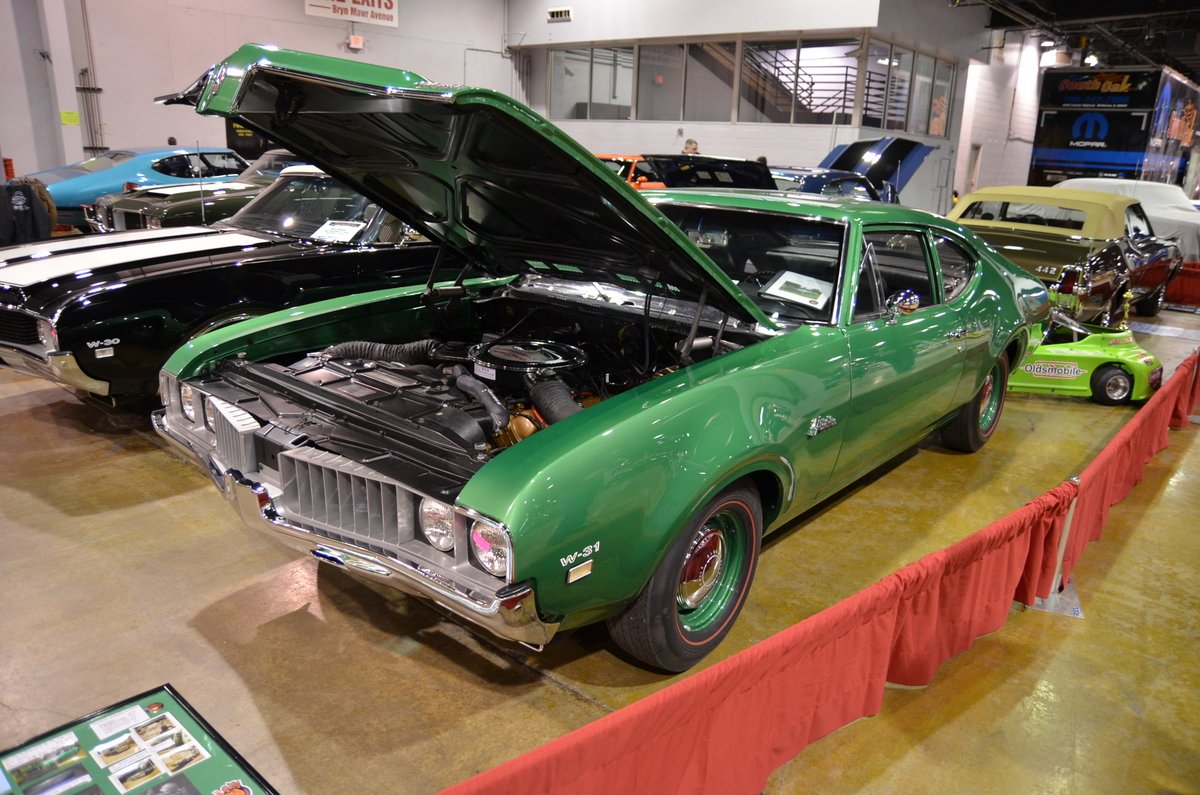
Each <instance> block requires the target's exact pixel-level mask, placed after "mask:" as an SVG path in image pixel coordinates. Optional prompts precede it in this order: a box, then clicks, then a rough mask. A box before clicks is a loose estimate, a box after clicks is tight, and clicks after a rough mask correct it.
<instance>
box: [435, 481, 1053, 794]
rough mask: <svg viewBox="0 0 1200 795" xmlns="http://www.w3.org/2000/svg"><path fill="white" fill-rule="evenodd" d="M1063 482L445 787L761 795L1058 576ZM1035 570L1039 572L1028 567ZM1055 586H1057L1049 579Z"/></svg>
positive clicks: (929, 677)
mask: <svg viewBox="0 0 1200 795" xmlns="http://www.w3.org/2000/svg"><path fill="white" fill-rule="evenodd" d="M1074 491H1075V487H1074V485H1073V484H1064V485H1063V486H1060V487H1058V488H1057V489H1055V490H1053V491H1051V492H1049V493H1048V494H1046V495H1043V496H1042V497H1038V498H1037V499H1035V500H1033V501H1032V502H1030V503H1029V504H1028V505H1026V506H1025V507H1024V508H1022V509H1021V510H1020V511H1016V512H1014V513H1013V514H1011V515H1009V516H1007V517H1005V518H1004V519H1002V520H1000V521H997V522H994V523H993V524H992V525H989V526H988V527H987V528H984V530H982V531H980V532H979V533H976V534H974V535H972V536H970V537H968V538H966V539H964V540H963V541H961V542H959V543H958V544H955V545H954V546H952V547H950V548H948V549H945V550H941V551H939V552H935V553H933V554H932V555H928V556H926V557H925V558H922V559H921V560H919V561H917V562H916V563H913V564H910V565H908V566H906V567H904V568H903V569H901V570H900V571H898V572H895V573H894V574H891V575H889V576H888V577H885V578H884V579H883V580H880V581H879V582H878V583H876V584H875V585H872V586H870V587H869V588H866V589H864V590H862V591H860V592H858V593H857V594H855V595H854V596H852V597H850V598H849V599H846V600H844V601H842V602H839V603H837V604H835V605H832V606H831V607H829V608H827V609H825V610H823V611H821V612H820V613H818V614H816V615H814V616H811V617H810V618H807V619H805V620H803V621H801V622H800V623H799V624H796V625H795V626H792V627H789V628H788V629H786V630H784V631H782V632H780V633H778V634H776V635H774V636H773V637H771V638H768V639H767V640H765V641H763V642H761V643H759V644H756V645H755V646H752V647H750V648H749V649H746V650H744V651H742V652H739V653H738V654H736V655H734V656H733V657H730V658H729V659H727V660H725V661H723V662H720V663H718V664H716V665H714V666H712V667H710V668H707V669H705V670H703V671H701V672H699V673H697V674H696V675H694V676H691V677H689V678H687V679H684V680H683V681H681V682H679V683H677V684H674V685H672V686H671V687H669V688H666V689H664V690H661V691H659V692H658V693H655V694H653V695H651V696H648V697H646V698H644V699H642V700H641V701H638V702H637V703H635V704H632V705H630V706H628V707H625V708H624V709H621V710H618V711H617V712H614V713H613V714H611V715H608V716H606V717H604V718H601V719H600V720H598V721H596V722H594V723H590V724H588V725H587V726H584V727H582V728H580V729H577V730H576V731H573V732H571V733H569V734H567V735H565V736H564V737H561V738H559V739H557V740H554V741H552V742H550V743H547V744H546V745H543V746H542V747H540V748H536V749H534V750H533V751H530V752H529V753H527V754H525V755H524V756H521V757H518V758H517V759H514V760H512V761H511V762H508V763H507V764H504V765H501V766H499V767H497V768H494V769H492V770H490V771H487V772H485V773H482V774H480V775H479V776H476V777H475V778H472V779H469V780H467V781H465V782H462V783H461V784H458V785H457V786H454V787H451V788H450V789H449V790H446V792H447V793H452V795H467V794H468V793H471V794H472V795H474V794H476V793H510V792H522V793H551V792H571V793H572V794H573V795H587V794H588V793H610V792H614V791H621V790H629V791H633V792H656V793H658V792H661V793H671V792H697V791H705V792H730V793H736V792H759V791H761V790H762V787H763V786H764V785H765V783H766V780H767V776H769V775H770V773H771V771H772V770H774V769H775V768H776V767H778V766H779V765H781V764H783V763H784V762H786V761H787V760H788V759H791V758H792V757H794V756H795V755H796V754H798V753H800V751H802V750H803V749H804V747H805V746H806V745H808V744H809V743H811V742H813V741H814V740H818V739H820V738H821V737H824V736H825V735H827V734H829V733H830V732H832V731H834V730H835V729H838V728H840V727H842V726H845V725H846V724H848V723H851V722H852V721H854V720H856V719H858V718H860V717H864V716H867V715H874V714H876V713H878V712H879V709H880V707H881V705H882V701H883V690H884V684H885V682H887V681H892V682H897V683H901V684H908V685H924V684H928V683H929V682H930V681H932V678H933V674H934V671H936V670H937V667H938V666H939V665H941V664H942V663H943V662H945V660H947V659H948V658H950V657H952V656H953V655H955V654H957V653H959V652H961V651H963V650H964V649H966V648H968V647H969V646H970V645H971V643H972V642H973V641H974V640H975V638H977V637H979V636H980V635H983V634H986V633H988V632H993V631H995V630H996V629H999V628H1000V626H1002V625H1003V623H1004V620H1005V617H1006V616H1007V615H1008V611H1009V606H1010V605H1011V604H1012V600H1013V595H1014V592H1017V591H1021V592H1022V593H1032V592H1033V591H1034V590H1036V589H1037V588H1038V587H1039V583H1040V582H1041V580H1042V579H1044V578H1045V577H1046V575H1045V573H1044V572H1043V571H1042V569H1043V568H1044V563H1045V561H1047V560H1048V561H1049V566H1050V574H1049V576H1050V577H1052V576H1053V569H1054V560H1055V555H1054V554H1053V553H1051V554H1049V555H1047V553H1046V550H1047V549H1050V550H1056V549H1057V545H1058V538H1059V534H1060V533H1061V530H1062V524H1063V518H1064V517H1065V515H1066V512H1067V510H1068V509H1069V507H1070V503H1071V499H1072V497H1073V496H1074ZM1030 560H1036V561H1037V563H1036V564H1030V562H1029V561H1030ZM1046 588H1047V589H1048V588H1049V585H1048V580H1047V585H1046Z"/></svg>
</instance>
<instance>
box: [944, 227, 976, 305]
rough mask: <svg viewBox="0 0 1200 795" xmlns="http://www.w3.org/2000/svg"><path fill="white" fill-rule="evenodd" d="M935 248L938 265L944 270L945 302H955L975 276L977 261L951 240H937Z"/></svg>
mask: <svg viewBox="0 0 1200 795" xmlns="http://www.w3.org/2000/svg"><path fill="white" fill-rule="evenodd" d="M934 248H935V249H936V250H937V255H938V264H939V265H940V266H941V270H942V292H943V293H944V294H945V297H946V298H945V300H947V301H953V300H954V299H955V298H958V297H959V296H960V295H962V294H963V291H964V290H966V289H967V284H968V283H970V281H971V277H972V276H974V275H975V260H974V259H972V258H971V256H970V255H969V254H967V252H966V251H965V250H963V248H962V246H960V245H958V244H957V243H955V242H953V241H952V240H950V239H949V238H945V237H939V238H937V241H936V242H935V243H934Z"/></svg>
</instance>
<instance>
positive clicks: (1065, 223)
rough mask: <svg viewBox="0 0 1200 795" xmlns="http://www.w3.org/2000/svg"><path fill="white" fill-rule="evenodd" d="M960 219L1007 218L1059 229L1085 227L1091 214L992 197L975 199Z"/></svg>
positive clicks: (1008, 220) (993, 219)
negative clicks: (989, 198)
mask: <svg viewBox="0 0 1200 795" xmlns="http://www.w3.org/2000/svg"><path fill="white" fill-rule="evenodd" d="M959 220H960V221H1007V222H1009V223H1014V224H1036V225H1038V226H1053V227H1056V228H1058V229H1083V222H1084V221H1086V220H1087V213H1086V212H1085V211H1084V210H1075V209H1072V208H1070V207H1061V206H1059V205H1055V204H1038V203H1033V202H1025V201H1005V200H1003V199H992V200H989V201H978V202H971V205H970V206H969V207H967V209H966V210H964V211H963V213H962V215H960V216H959Z"/></svg>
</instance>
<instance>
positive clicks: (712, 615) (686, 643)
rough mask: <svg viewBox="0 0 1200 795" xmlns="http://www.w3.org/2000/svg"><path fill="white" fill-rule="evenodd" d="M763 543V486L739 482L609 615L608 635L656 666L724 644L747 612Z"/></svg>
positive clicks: (669, 667)
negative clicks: (630, 600) (638, 590)
mask: <svg viewBox="0 0 1200 795" xmlns="http://www.w3.org/2000/svg"><path fill="white" fill-rule="evenodd" d="M761 543H762V503H761V501H760V500H759V496H758V492H757V491H756V490H755V489H754V488H753V487H752V486H750V485H748V484H745V483H742V484H735V485H734V486H732V487H730V488H728V489H726V490H725V491H723V492H721V493H720V494H718V495H717V496H716V497H715V498H713V499H712V500H711V501H709V503H708V504H707V505H705V506H704V507H703V508H701V509H700V512H699V513H697V514H696V516H695V517H694V518H693V519H692V521H691V522H690V523H688V526H687V529H685V530H684V531H683V533H681V534H680V536H679V538H677V539H676V540H675V543H674V544H672V545H671V549H670V550H669V551H668V552H667V555H666V557H665V558H664V559H663V561H662V563H661V564H660V565H659V567H658V569H657V570H656V571H655V572H654V574H653V575H652V576H651V577H650V581H649V582H648V583H647V584H646V587H645V588H644V589H643V590H642V593H641V594H640V595H639V596H638V598H637V599H636V600H634V602H633V604H631V605H630V606H629V607H627V608H626V609H625V612H623V613H621V614H620V615H619V616H615V617H613V618H610V619H609V620H608V632H609V635H610V636H611V637H612V639H613V641H614V642H615V643H616V644H617V645H618V646H620V647H621V648H622V649H624V650H625V651H626V652H628V653H629V654H630V655H632V656H633V657H636V658H637V659H638V660H640V661H642V662H643V663H646V664H647V665H650V666H653V667H654V668H658V669H661V670H663V671H669V672H671V673H679V672H682V671H686V670H687V669H688V668H691V667H692V666H693V665H695V664H696V663H697V662H699V661H700V660H702V659H703V658H704V657H705V656H706V655H707V654H708V653H709V652H711V651H712V650H713V649H714V648H716V647H717V645H718V644H719V643H720V642H721V640H722V639H724V637H725V635H726V634H727V633H728V632H729V629H730V627H732V626H733V622H734V620H735V619H736V618H737V616H738V613H740V612H741V609H742V605H743V604H745V602H746V595H747V594H748V593H749V592H750V583H751V582H753V580H754V571H755V568H756V566H757V565H758V550H759V546H760V545H761Z"/></svg>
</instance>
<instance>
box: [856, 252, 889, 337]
mask: <svg viewBox="0 0 1200 795" xmlns="http://www.w3.org/2000/svg"><path fill="white" fill-rule="evenodd" d="M882 311H883V295H882V294H881V293H880V285H879V277H878V275H877V274H876V267H875V246H874V245H873V244H871V243H869V242H866V241H864V242H863V254H862V259H861V260H859V265H858V288H857V289H856V290H855V291H854V312H853V314H852V315H851V320H852V322H854V323H858V322H861V321H863V320H870V319H871V318H874V317H878V316H879V314H880V313H881V312H882Z"/></svg>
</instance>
